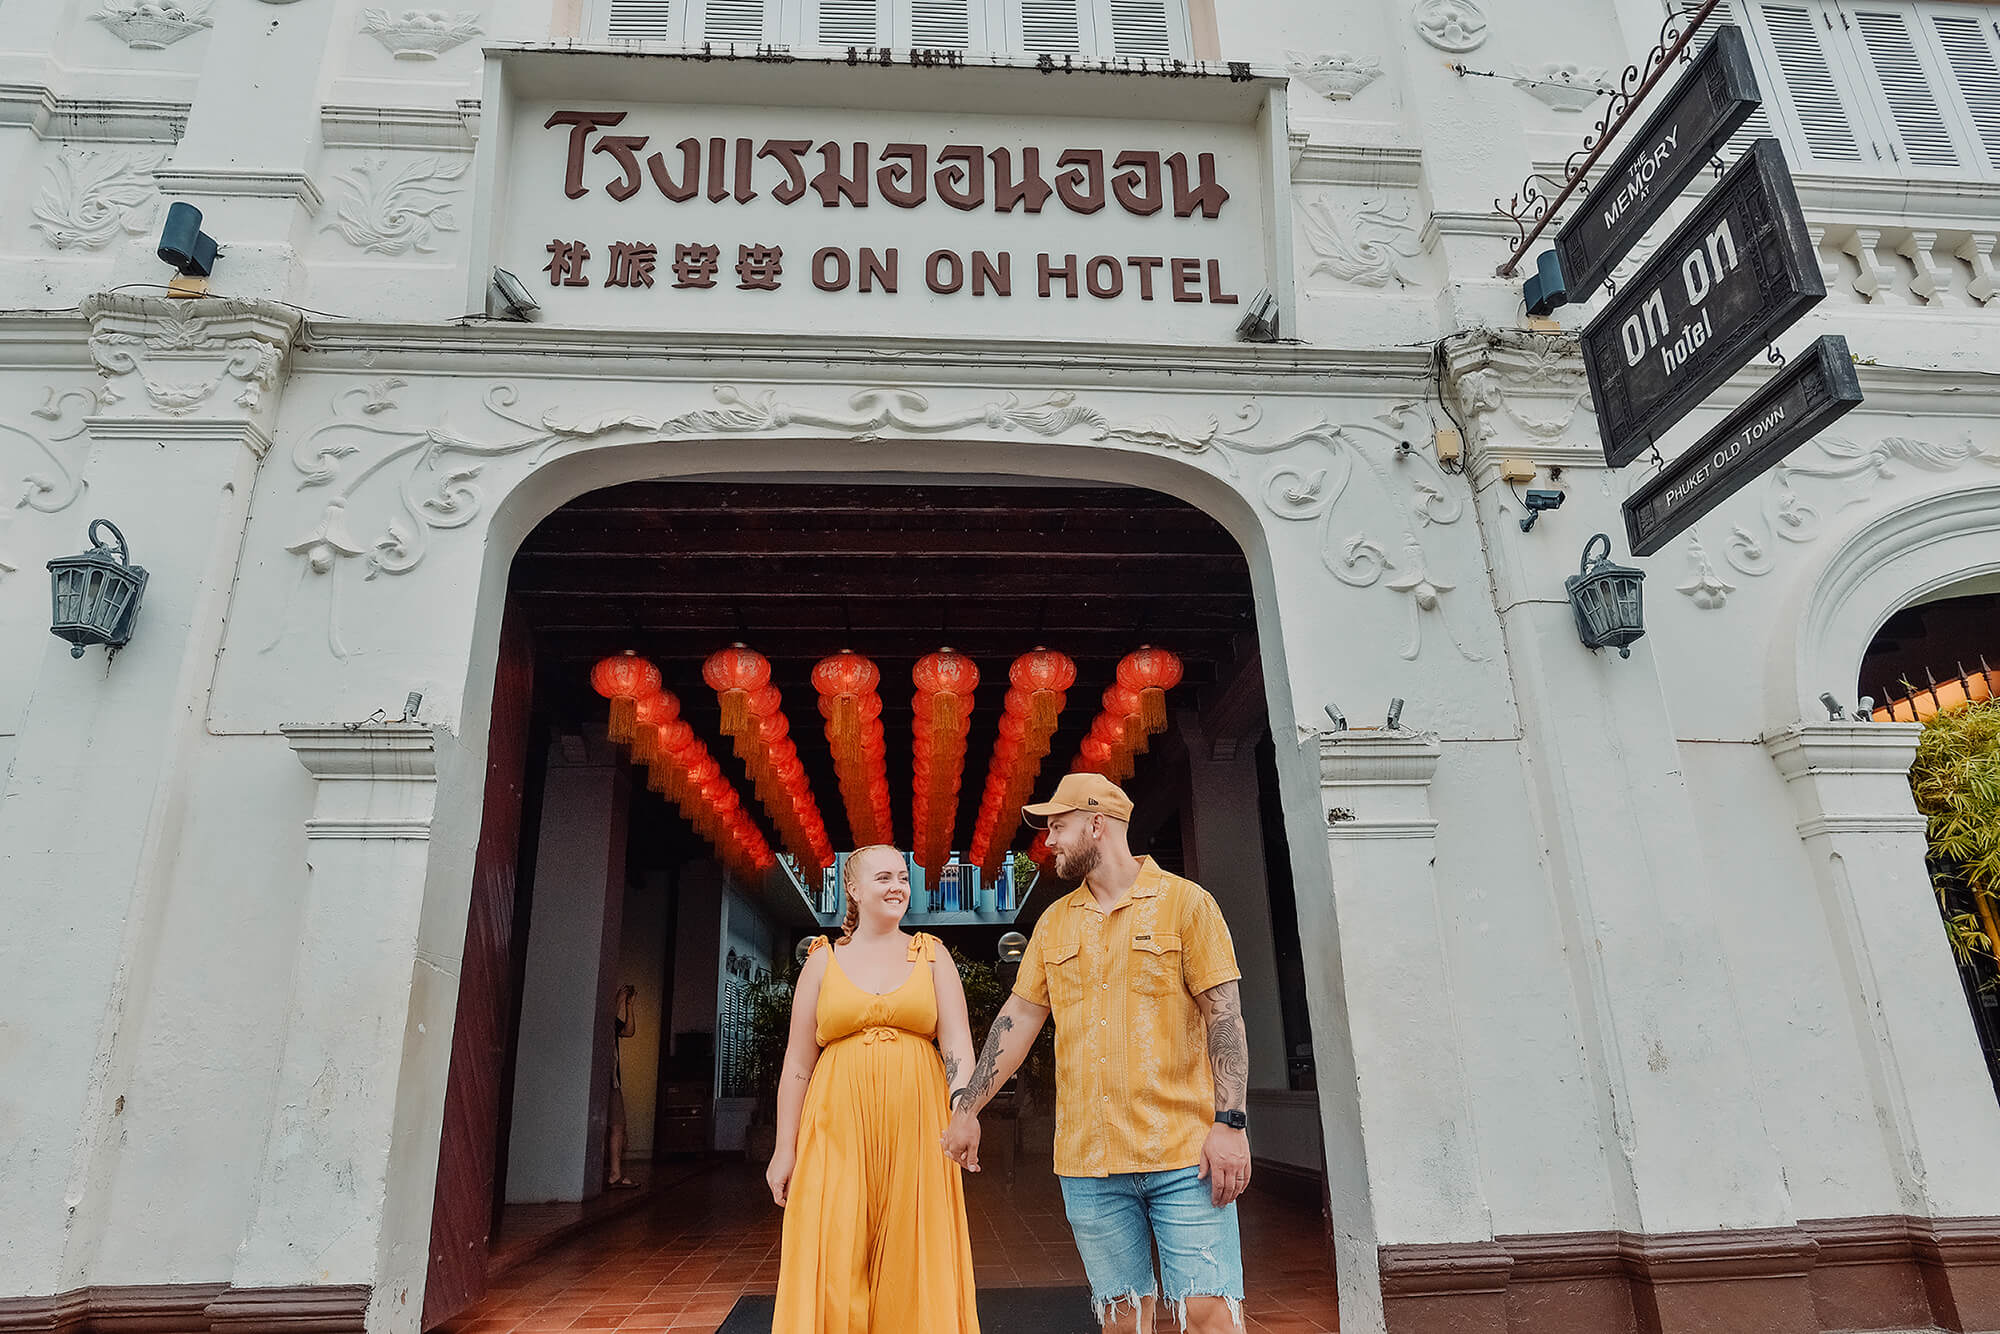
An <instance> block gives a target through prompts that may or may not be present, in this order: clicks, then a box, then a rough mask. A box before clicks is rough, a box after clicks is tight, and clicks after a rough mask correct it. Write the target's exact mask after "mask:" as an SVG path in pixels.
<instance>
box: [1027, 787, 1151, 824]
mask: <svg viewBox="0 0 2000 1334" xmlns="http://www.w3.org/2000/svg"><path fill="white" fill-rule="evenodd" d="M1064 811H1082V812H1084V813H1085V814H1087V815H1108V816H1110V817H1111V818H1112V819H1114V820H1130V819H1131V818H1132V798H1130V797H1128V796H1126V795H1125V789H1124V788H1121V787H1119V786H1118V784H1116V783H1114V782H1112V781H1111V780H1110V779H1109V778H1106V777H1105V776H1104V775H1103V774H1064V775H1063V778H1062V781H1061V782H1060V783H1057V784H1056V790H1055V794H1054V795H1053V796H1051V797H1050V798H1049V799H1048V800H1047V801H1044V802H1042V803H1040V804H1039V805H1035V806H1023V807H1022V808H1021V818H1022V819H1024V820H1026V821H1027V822H1028V823H1029V824H1030V825H1033V826H1034V827H1036V828H1038V829H1039V828H1040V827H1041V826H1042V825H1043V824H1044V823H1045V822H1046V821H1047V820H1048V818H1049V817H1050V816H1051V815H1060V814H1062V813H1063V812H1064Z"/></svg>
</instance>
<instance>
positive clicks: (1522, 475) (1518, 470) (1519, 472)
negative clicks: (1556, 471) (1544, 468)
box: [1500, 459, 1535, 482]
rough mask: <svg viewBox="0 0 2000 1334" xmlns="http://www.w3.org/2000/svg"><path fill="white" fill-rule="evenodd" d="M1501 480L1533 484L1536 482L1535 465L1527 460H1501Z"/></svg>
mask: <svg viewBox="0 0 2000 1334" xmlns="http://www.w3.org/2000/svg"><path fill="white" fill-rule="evenodd" d="M1500 480H1501V481H1503V482H1532V481H1534V480H1535V465H1534V464H1532V463H1530V462H1528V461H1527V460H1526V459H1502V460H1500Z"/></svg>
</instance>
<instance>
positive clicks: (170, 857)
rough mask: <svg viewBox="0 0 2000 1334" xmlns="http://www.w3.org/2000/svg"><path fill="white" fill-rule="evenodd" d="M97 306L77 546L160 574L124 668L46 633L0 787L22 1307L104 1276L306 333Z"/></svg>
mask: <svg viewBox="0 0 2000 1334" xmlns="http://www.w3.org/2000/svg"><path fill="white" fill-rule="evenodd" d="M84 314H85V316H86V317H87V318H88V319H89V320H90V322H91V350H92V354H93V355H94V356H95V358H96V359H97V364H98V366H99V369H100V371H101V372H102V374H103V376H104V388H103V390H102V391H100V392H101V395H102V399H103V406H102V409H101V411H100V413H99V415H97V416H93V417H91V418H89V419H88V428H89V433H90V441H91V448H90V453H89V457H88V460H87V462H86V463H85V465H84V477H85V480H86V482H87V484H88V486H89V491H88V493H87V500H86V502H85V503H84V504H81V505H78V506H76V507H75V509H74V511H73V512H74V513H75V515H76V518H77V523H76V529H75V539H76V545H75V548H74V549H75V550H79V551H80V550H82V549H83V547H84V538H85V534H84V530H85V529H86V528H87V527H88V525H89V521H90V520H91V519H93V518H98V517H104V518H108V519H110V520H112V521H113V522H114V523H116V524H118V525H119V527H120V528H121V529H122V530H123V531H124V534H125V537H126V539H127V541H128V543H129V544H130V546H131V550H132V558H133V560H134V562H135V563H136V564H139V565H142V566H144V567H145V568H146V569H147V571H148V573H149V574H150V576H151V578H150V582H149V583H148V584H147V586H146V590H145V594H144V598H143V601H142V602H141V604H140V608H139V613H138V620H137V623H136V626H135V628H134V633H133V638H132V642H131V643H130V645H128V646H127V647H126V648H124V649H122V650H121V651H120V652H119V653H118V654H117V656H116V658H115V659H112V660H110V661H107V660H106V656H105V651H104V650H102V649H93V650H90V651H89V653H88V654H87V655H86V656H85V657H84V658H83V659H82V660H80V661H79V660H74V659H72V658H71V657H70V653H69V646H68V645H67V644H65V643H63V642H61V641H59V640H57V639H55V638H54V637H53V636H46V635H45V643H46V649H45V651H44V653H43V657H42V662H41V667H40V669H39V672H38V675H37V679H36V683H35V688H34V693H33V696H32V698H31V700H30V703H29V705H28V708H27V711H26V713H25V715H24V716H23V720H22V723H21V730H20V735H19V737H18V740H17V743H16V750H15V754H14V758H13V764H12V766H11V768H10V770H9V776H8V778H7V781H6V786H5V789H4V791H0V920H4V921H5V922H7V924H8V929H7V930H5V931H4V932H0V978H4V979H5V983H4V986H5V990H6V999H5V1001H4V1002H0V1012H5V1013H8V1014H11V1015H32V1016H35V1019H34V1022H33V1023H31V1024H19V1023H14V1024H6V1023H5V1021H4V1020H0V1027H5V1028H6V1030H7V1039H6V1040H7V1041H8V1042H10V1043H12V1044H15V1045H14V1046H13V1048H12V1050H11V1052H10V1054H9V1058H8V1060H7V1069H8V1071H9V1072H10V1074H9V1076H8V1077H7V1078H5V1079H0V1126H4V1127H5V1130H4V1132H0V1181H4V1182H6V1192H5V1193H6V1196H7V1201H8V1204H7V1207H6V1208H5V1209H4V1210H0V1255H4V1256H6V1257H7V1260H6V1270H7V1273H8V1281H7V1283H6V1285H5V1286H6V1289H7V1290H8V1291H12V1292H24V1293H33V1292H41V1293H47V1292H63V1291H67V1290H70V1289H73V1288H76V1287H80V1286H82V1285H83V1284H85V1283H87V1282H89V1281H90V1270H91V1265H92V1262H93V1258H94V1254H95V1250H96V1247H97V1245H98V1242H99V1238H100V1236H101V1233H102V1228H103V1226H104V1222H105V1218H106V1210H107V1209H108V1207H109V1200H110V1197H111V1185H112V1179H113V1176H114V1173H115V1167H116V1160H117V1156H118V1152H119V1149H118V1146H119V1143H120V1139H121V1134H122V1130H123V1126H124V1123H123V1122H122V1121H120V1120H118V1119H117V1117H118V1115H119V1099H120V1097H121V1095H122V1094H123V1093H124V1092H125V1091H126V1088H127V1080H128V1078H129V1074H130V1071H131V1069H132V1065H133V1061H134V1054H135V1052H136V1051H137V1049H138V1043H139V1031H140V1029H141V1027H142V1023H143V1016H144V1009H145V1004H146V999H147V996H148V993H149V991H150V988H151V984H152V977H153V971H154V959H155V954H156V951H157V949H158V948H159V933H160V930H161V915H162V913H163V912H164V905H165V903H166V900H167V899H168V898H169V897H170V889H171V881H172V877H173V871H174V862H175V857H176V853H177V847H178V844H177V840H178V839H179V837H180V833H181V828H182V825H183V822H184V819H185V811H186V808H187V805H188V803H189V802H190V801H191V800H197V799H198V796H197V795H196V794H192V793H191V792H190V787H191V786H192V784H191V780H190V777H189V765H190V763H191V761H192V757H193V755H194V752H195V749H196V747H198V746H199V745H200V744H201V743H202V741H203V722H204V719H205V718H206V717H207V701H208V693H207V692H208V686H209V681H210V678H211V676H212V674H213V672H214V669H215V658H216V654H217V652H218V651H219V649H220V646H221V642H222V632H223V624H224V620H225V618H226V615H227V611H228V603H229V593H230V589H231V586H232V580H233V576H234V572H235V566H236V560H237V556H238V553H239V551H240V549H241V544H242V540H243V530H244V524H245V522H246V521H247V514H248V508H249V503H250V491H251V486H252V484H253V483H254V481H255V480H256V476H257V470H258V466H259V462H260V461H261V460H262V458H263V456H264V454H265V452H266V451H267V450H268V449H269V448H270V436H269V434H268V427H269V423H270V420H271V416H272V412H273V410H274V404H273V399H274V398H275V396H276V395H275V388H276V385H277V383H278V378H279V372H280V368H281V367H282V365H283V361H284V358H285V355H286V354H287V352H288V351H289V349H290V345H291V339H292V337H293V335H294V334H295V333H296V331H297V329H298V324H299V317H298V315H297V314H296V313H295V312H291V311H286V310H282V309H279V308H276V307H270V306H264V305H261V304H257V303H250V302H237V301H221V300H217V301H213V302H206V303H203V304H202V305H201V306H200V307H199V308H197V307H195V306H193V305H192V304H187V305H182V304H180V303H174V302H168V301H164V300H160V299H157V298H145V297H134V296H125V295H107V296H98V297H92V298H91V299H90V300H88V301H86V302H85V303H84ZM189 398H192V399H193V401H192V402H188V401H187V400H188V399H189ZM163 401H166V402H172V403H174V404H175V405H176V407H177V408H178V409H179V415H177V416H168V415H166V412H165V410H164V408H163V407H162V403H163ZM17 577H19V578H24V579H25V578H30V577H33V578H39V579H42V580H44V581H46V580H47V578H48V576H47V574H45V573H44V572H42V571H40V570H36V571H33V572H32V574H31V573H30V572H27V571H23V572H22V573H21V574H20V575H18V576H17ZM44 586H45V587H46V583H44ZM46 606H47V604H46V603H44V608H45V609H46Z"/></svg>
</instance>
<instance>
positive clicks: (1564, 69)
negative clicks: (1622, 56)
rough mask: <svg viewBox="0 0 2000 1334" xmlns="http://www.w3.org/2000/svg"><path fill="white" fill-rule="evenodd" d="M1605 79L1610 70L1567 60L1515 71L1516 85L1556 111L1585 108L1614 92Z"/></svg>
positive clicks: (1572, 110) (1571, 110)
mask: <svg viewBox="0 0 2000 1334" xmlns="http://www.w3.org/2000/svg"><path fill="white" fill-rule="evenodd" d="M1605 80H1606V71H1605V70H1604V69H1603V68H1601V67H1597V68H1591V69H1585V68H1583V67H1582V66H1581V65H1577V64H1574V63H1571V62H1564V61H1551V62H1549V63H1548V64H1545V65H1537V66H1535V67H1534V68H1533V69H1517V70H1516V71H1515V72H1514V86H1515V87H1516V88H1519V89H1520V90H1521V91H1522V92H1524V93H1526V94H1527V95H1528V96H1530V97H1532V98H1534V99H1535V100H1536V101H1537V102H1540V103H1541V104H1542V105H1543V106H1545V107H1549V108H1550V109H1552V110H1555V111H1567V112H1580V111H1583V110H1584V109H1585V108H1587V107H1589V106H1590V104H1591V103H1593V102H1595V101H1596V100H1597V99H1598V98H1600V97H1603V96H1604V95H1605V94H1607V93H1609V92H1610V91H1611V86H1610V84H1608V83H1607V82H1606V81H1605Z"/></svg>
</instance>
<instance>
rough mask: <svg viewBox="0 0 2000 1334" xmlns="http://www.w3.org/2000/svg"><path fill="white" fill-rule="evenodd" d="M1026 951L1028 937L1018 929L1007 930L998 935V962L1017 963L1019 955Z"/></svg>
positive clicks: (1019, 959) (1019, 958)
mask: <svg viewBox="0 0 2000 1334" xmlns="http://www.w3.org/2000/svg"><path fill="white" fill-rule="evenodd" d="M1027 952H1028V938H1027V937H1026V936H1024V935H1022V934H1021V933H1020V932H1019V931H1009V932H1008V933H1007V934H1006V935H1004V936H1002V937H1000V962H1001V963H1019V962H1021V956H1022V955H1023V954H1026V953H1027Z"/></svg>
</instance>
